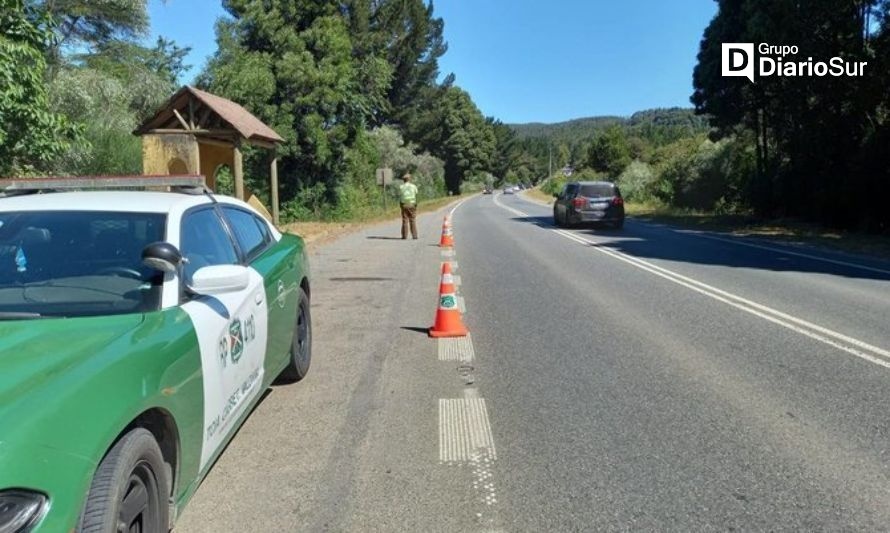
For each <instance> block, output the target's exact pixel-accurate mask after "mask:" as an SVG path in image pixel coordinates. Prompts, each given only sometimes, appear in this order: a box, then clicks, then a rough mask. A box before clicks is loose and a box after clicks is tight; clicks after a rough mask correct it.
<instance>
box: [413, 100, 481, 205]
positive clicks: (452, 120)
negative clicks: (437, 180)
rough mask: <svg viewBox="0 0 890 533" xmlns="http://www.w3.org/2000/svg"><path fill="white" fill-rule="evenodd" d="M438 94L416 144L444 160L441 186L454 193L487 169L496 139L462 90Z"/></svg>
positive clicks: (426, 116) (424, 119)
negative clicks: (463, 183)
mask: <svg viewBox="0 0 890 533" xmlns="http://www.w3.org/2000/svg"><path fill="white" fill-rule="evenodd" d="M439 93H440V95H439V97H438V99H437V100H436V102H435V105H434V106H433V107H432V108H431V109H429V110H428V111H427V112H426V114H425V116H424V117H423V121H424V125H425V130H424V132H423V136H422V137H421V143H420V144H421V146H422V147H424V148H425V149H427V150H429V151H430V152H431V153H432V154H433V155H435V156H436V157H439V158H440V159H442V160H443V161H444V163H445V184H446V186H447V188H448V190H449V191H450V192H452V193H454V194H458V193H459V192H460V184H461V181H463V180H464V179H465V178H468V177H470V176H473V175H476V174H479V173H481V172H484V171H487V170H488V169H489V168H490V166H491V163H492V158H493V157H494V153H495V149H496V147H497V138H496V136H495V132H494V129H493V128H492V126H491V124H489V122H487V121H486V120H485V118H484V117H483V116H482V113H481V112H480V111H479V108H477V107H476V104H474V103H473V100H472V98H470V95H469V94H468V93H467V92H466V91H464V90H462V89H460V88H458V87H454V86H449V87H443V88H441V89H440V91H439Z"/></svg>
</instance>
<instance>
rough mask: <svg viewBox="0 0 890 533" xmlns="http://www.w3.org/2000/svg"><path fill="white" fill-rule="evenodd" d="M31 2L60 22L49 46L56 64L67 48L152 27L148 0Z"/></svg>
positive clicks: (126, 36)
mask: <svg viewBox="0 0 890 533" xmlns="http://www.w3.org/2000/svg"><path fill="white" fill-rule="evenodd" d="M27 3H28V5H29V6H31V7H33V8H35V9H38V10H40V11H42V12H45V13H47V14H48V15H49V16H50V17H52V18H53V20H55V21H56V24H55V26H54V31H55V34H56V39H55V40H54V41H53V42H52V44H51V46H49V47H47V49H46V52H47V55H48V57H49V60H50V62H51V64H52V65H58V64H59V63H61V60H62V57H63V55H64V54H63V52H62V49H63V48H65V47H69V48H71V49H76V48H78V47H80V46H86V47H92V46H94V45H101V44H105V43H108V42H111V41H115V40H130V39H133V38H136V37H140V36H142V35H143V34H144V33H145V32H146V31H147V30H148V11H147V10H146V0H102V1H101V2H97V1H96V0H27Z"/></svg>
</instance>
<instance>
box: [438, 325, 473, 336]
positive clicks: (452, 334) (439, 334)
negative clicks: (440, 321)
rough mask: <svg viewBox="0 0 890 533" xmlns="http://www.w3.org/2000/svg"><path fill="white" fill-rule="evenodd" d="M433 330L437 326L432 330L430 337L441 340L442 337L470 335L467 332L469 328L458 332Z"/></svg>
mask: <svg viewBox="0 0 890 533" xmlns="http://www.w3.org/2000/svg"><path fill="white" fill-rule="evenodd" d="M433 328H435V326H433V327H432V328H430V337H433V338H434V339H439V338H442V337H466V336H467V335H469V334H470V332H469V331H467V328H462V329H459V330H456V331H455V330H450V331H440V330H436V329H433Z"/></svg>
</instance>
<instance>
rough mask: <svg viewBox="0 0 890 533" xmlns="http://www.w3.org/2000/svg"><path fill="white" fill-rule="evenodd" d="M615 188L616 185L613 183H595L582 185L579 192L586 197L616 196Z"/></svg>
mask: <svg viewBox="0 0 890 533" xmlns="http://www.w3.org/2000/svg"><path fill="white" fill-rule="evenodd" d="M615 190H616V189H615V186H614V185H612V184H611V183H593V184H588V185H582V186H581V191H580V192H579V193H578V194H579V195H580V196H584V197H586V198H603V197H608V198H611V197H613V196H616V192H615Z"/></svg>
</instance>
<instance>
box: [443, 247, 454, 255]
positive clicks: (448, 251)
mask: <svg viewBox="0 0 890 533" xmlns="http://www.w3.org/2000/svg"><path fill="white" fill-rule="evenodd" d="M440 253H441V254H442V257H454V249H453V248H446V249H444V250H442V251H441V252H440Z"/></svg>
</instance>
